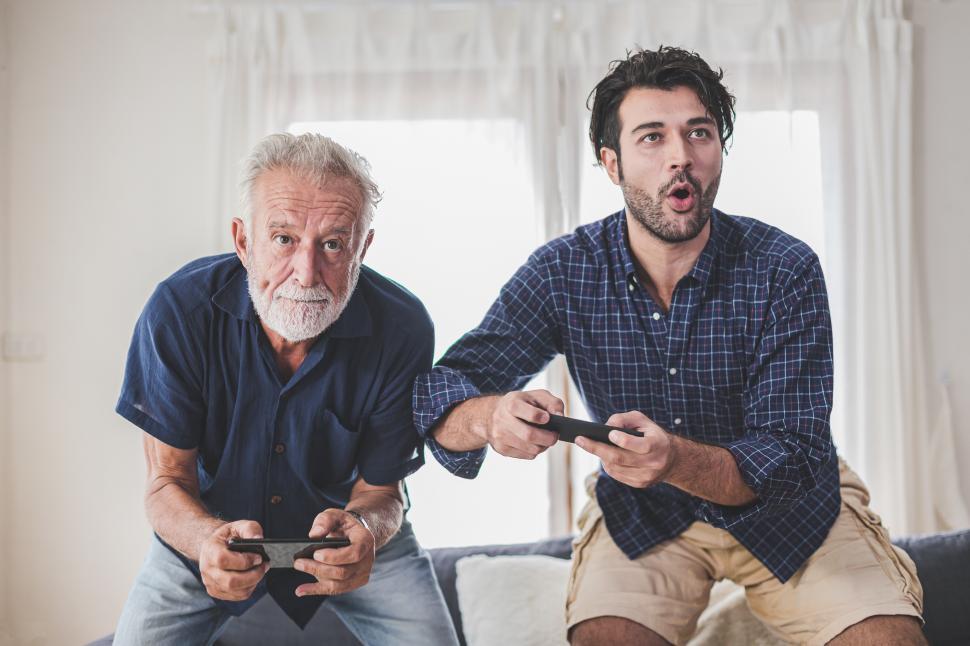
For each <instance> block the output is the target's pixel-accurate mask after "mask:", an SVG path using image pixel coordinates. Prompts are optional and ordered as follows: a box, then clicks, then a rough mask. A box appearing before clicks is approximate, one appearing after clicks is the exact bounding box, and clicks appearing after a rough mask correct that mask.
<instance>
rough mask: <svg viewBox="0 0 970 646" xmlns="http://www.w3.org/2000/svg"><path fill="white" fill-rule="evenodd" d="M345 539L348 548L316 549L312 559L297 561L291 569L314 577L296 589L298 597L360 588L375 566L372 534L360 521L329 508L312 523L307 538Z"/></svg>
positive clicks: (343, 512)
mask: <svg viewBox="0 0 970 646" xmlns="http://www.w3.org/2000/svg"><path fill="white" fill-rule="evenodd" d="M324 536H337V537H345V538H347V539H349V540H350V545H348V546H347V547H341V548H336V549H334V548H330V549H322V550H317V551H316V552H314V553H313V558H312V559H297V560H296V561H295V562H294V564H293V566H294V567H295V568H296V569H297V570H300V571H301V572H306V573H308V574H311V575H313V576H314V577H316V579H317V582H316V583H304V584H303V585H301V586H299V587H298V588H297V589H296V595H297V596H298V597H304V596H307V595H313V594H326V595H334V594H343V593H344V592H350V591H351V590H356V589H357V588H359V587H361V586H362V585H364V584H365V583H367V581H368V580H369V579H370V572H371V568H372V567H373V566H374V554H375V546H374V535H373V534H372V533H371V532H370V530H369V529H367V528H366V527H364V526H363V525H362V524H361V523H360V521H358V520H357V519H356V518H354V517H353V516H351V515H350V514H348V513H347V512H345V511H343V510H342V509H328V510H326V511H324V512H321V513H320V514H317V517H316V518H315V519H314V520H313V527H312V528H311V529H310V538H323V537H324Z"/></svg>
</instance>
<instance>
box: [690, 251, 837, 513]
mask: <svg viewBox="0 0 970 646" xmlns="http://www.w3.org/2000/svg"><path fill="white" fill-rule="evenodd" d="M786 275H787V278H788V280H786V281H784V283H783V284H782V285H780V286H779V287H778V288H777V289H776V292H777V293H778V296H777V297H776V298H774V299H773V300H772V302H771V305H770V310H769V313H768V317H767V321H766V325H765V331H764V333H763V334H762V335H761V341H760V343H759V345H758V348H757V351H756V353H755V356H754V361H753V363H752V365H751V366H750V369H749V371H748V375H749V377H748V383H747V387H746V389H745V395H744V406H745V428H746V429H747V430H746V433H745V436H744V437H742V438H740V439H738V440H736V441H734V442H731V443H729V444H727V445H725V446H724V448H726V449H727V450H728V451H730V452H731V455H732V456H733V457H734V459H735V461H736V462H737V465H738V469H739V471H740V473H741V477H742V479H743V480H744V482H745V484H747V485H748V486H749V487H750V488H751V489H752V491H754V493H755V494H757V496H758V498H757V501H756V502H754V503H753V504H751V505H747V506H744V507H729V506H724V505H718V504H715V503H712V502H709V501H703V502H701V505H700V507H701V509H700V512H701V513H700V515H701V517H702V518H706V519H709V520H710V522H713V523H715V524H716V525H718V526H722V527H726V528H730V527H731V526H733V525H735V524H738V523H742V522H744V521H746V520H747V519H749V518H752V517H754V516H756V515H764V514H772V513H775V512H778V511H783V510H786V509H789V508H790V507H791V506H792V505H794V504H796V503H798V502H799V501H801V500H803V499H804V498H805V497H806V496H807V495H808V493H809V492H811V491H812V490H813V489H814V488H815V487H816V485H817V483H818V482H819V479H820V474H821V471H822V469H823V467H824V466H825V465H826V464H827V463H828V462H829V461H830V460H833V459H835V449H834V446H833V444H832V435H831V429H830V427H829V417H830V414H831V409H832V330H831V321H830V316H829V308H828V299H827V297H826V291H825V281H824V278H823V276H822V270H821V267H820V266H819V263H818V260H817V259H816V258H814V257H813V258H812V259H811V262H808V263H807V266H805V267H804V268H802V269H801V270H799V271H792V272H787V274H786Z"/></svg>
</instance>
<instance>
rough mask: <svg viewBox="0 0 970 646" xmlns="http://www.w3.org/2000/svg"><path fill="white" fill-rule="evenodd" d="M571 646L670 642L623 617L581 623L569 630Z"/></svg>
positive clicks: (663, 645)
mask: <svg viewBox="0 0 970 646" xmlns="http://www.w3.org/2000/svg"><path fill="white" fill-rule="evenodd" d="M569 643H570V645H571V646H603V645H609V646H624V645H626V644H637V645H638V646H639V645H640V644H642V645H643V646H668V645H669V644H670V642H668V641H667V640H666V639H664V638H663V637H661V636H660V635H658V634H657V633H655V632H654V631H652V630H650V629H649V628H647V627H646V626H643V625H641V624H638V623H637V622H635V621H631V620H630V619H624V618H623V617H595V618H593V619H587V620H586V621H582V622H580V623H578V624H576V625H575V626H573V627H572V628H571V629H570V630H569Z"/></svg>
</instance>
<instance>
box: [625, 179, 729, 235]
mask: <svg viewBox="0 0 970 646" xmlns="http://www.w3.org/2000/svg"><path fill="white" fill-rule="evenodd" d="M678 182H687V183H689V184H690V185H691V186H692V187H693V188H694V194H695V195H697V196H698V197H697V203H696V204H695V205H694V208H693V210H692V211H691V213H690V214H685V215H679V216H676V218H675V217H668V216H667V215H666V214H665V213H664V211H663V200H664V197H666V194H667V191H668V190H669V189H670V187H671V186H673V185H674V184H676V183H678ZM720 183H721V174H720V173H718V174H717V177H715V178H714V179H713V180H712V181H711V183H710V185H709V186H708V187H707V189H706V190H704V191H703V192H702V191H701V185H700V182H698V181H697V180H696V179H694V178H693V177H691V175H690V173H684V172H681V173H678V175H677V176H676V177H674V178H673V179H672V180H670V182H668V183H667V184H665V185H664V186H661V187H660V188H659V189H657V196H656V197H653V196H650V195H648V194H647V192H646V191H644V190H642V189H639V188H637V187H635V186H631V185H630V184H627V183H626V182H625V181H623V179H622V178H621V180H620V189H621V190H622V191H623V199H624V200H625V201H626V208H627V211H628V212H629V213H630V215H632V216H633V219H634V220H636V221H637V222H638V223H639V224H640V226H642V227H643V228H644V229H645V230H646V231H647V232H648V233H650V234H651V235H653V236H654V237H655V238H657V239H659V240H662V241H664V242H670V243H676V242H686V241H688V240H693V239H694V238H696V237H697V236H698V235H699V234H700V232H701V231H703V229H704V225H705V224H707V221H708V220H710V219H711V211H712V210H713V208H714V198H715V197H716V196H717V189H718V186H720Z"/></svg>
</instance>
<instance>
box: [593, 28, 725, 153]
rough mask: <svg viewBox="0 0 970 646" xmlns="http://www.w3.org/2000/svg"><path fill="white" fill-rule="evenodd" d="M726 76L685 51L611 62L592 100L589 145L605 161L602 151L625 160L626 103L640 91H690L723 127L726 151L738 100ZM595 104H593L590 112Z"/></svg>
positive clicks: (640, 52) (633, 55) (668, 49)
mask: <svg viewBox="0 0 970 646" xmlns="http://www.w3.org/2000/svg"><path fill="white" fill-rule="evenodd" d="M722 78H724V71H723V70H721V69H720V68H718V70H717V72H715V71H714V70H712V69H711V67H710V66H709V65H708V64H707V63H706V62H705V61H704V59H703V58H701V57H700V56H698V55H697V53H696V52H689V51H687V50H685V49H680V48H679V47H665V46H663V45H661V46H660V48H659V49H657V51H655V52H654V51H650V50H645V49H638V50H636V51H633V52H629V51H628V52H627V54H626V59H625V60H615V61H613V62H612V63H610V72H609V74H607V75H606V76H605V77H604V78H603V80H601V81H600V82H599V83H597V84H596V87H595V88H593V91H592V92H590V93H589V96H588V97H587V99H586V107H587V109H589V110H591V111H592V115H591V117H590V122H589V141H590V143H591V144H592V145H593V155H595V157H596V161H597V163H601V162H600V148H603V147H606V148H609V149H611V150H613V151H614V152H616V156H617V159H619V157H620V117H619V110H620V103H622V102H623V98H624V97H625V96H626V93H627V92H628V91H629V90H630V89H631V88H635V87H645V88H658V89H661V90H672V89H674V88H675V87H689V88H690V89H692V90H693V91H694V93H695V94H697V98H699V99H700V101H701V103H703V104H704V107H705V108H707V111H708V113H710V115H711V116H712V117H713V118H714V121H716V122H717V131H718V136H719V137H720V139H721V146H722V147H723V146H724V145H725V144H726V143H727V141H728V140H729V139H730V138H731V134H732V133H733V132H734V95H732V94H731V93H730V92H728V90H727V88H726V87H724V85H723V84H722V83H721V79H722ZM590 101H592V103H593V105H592V107H590Z"/></svg>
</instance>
